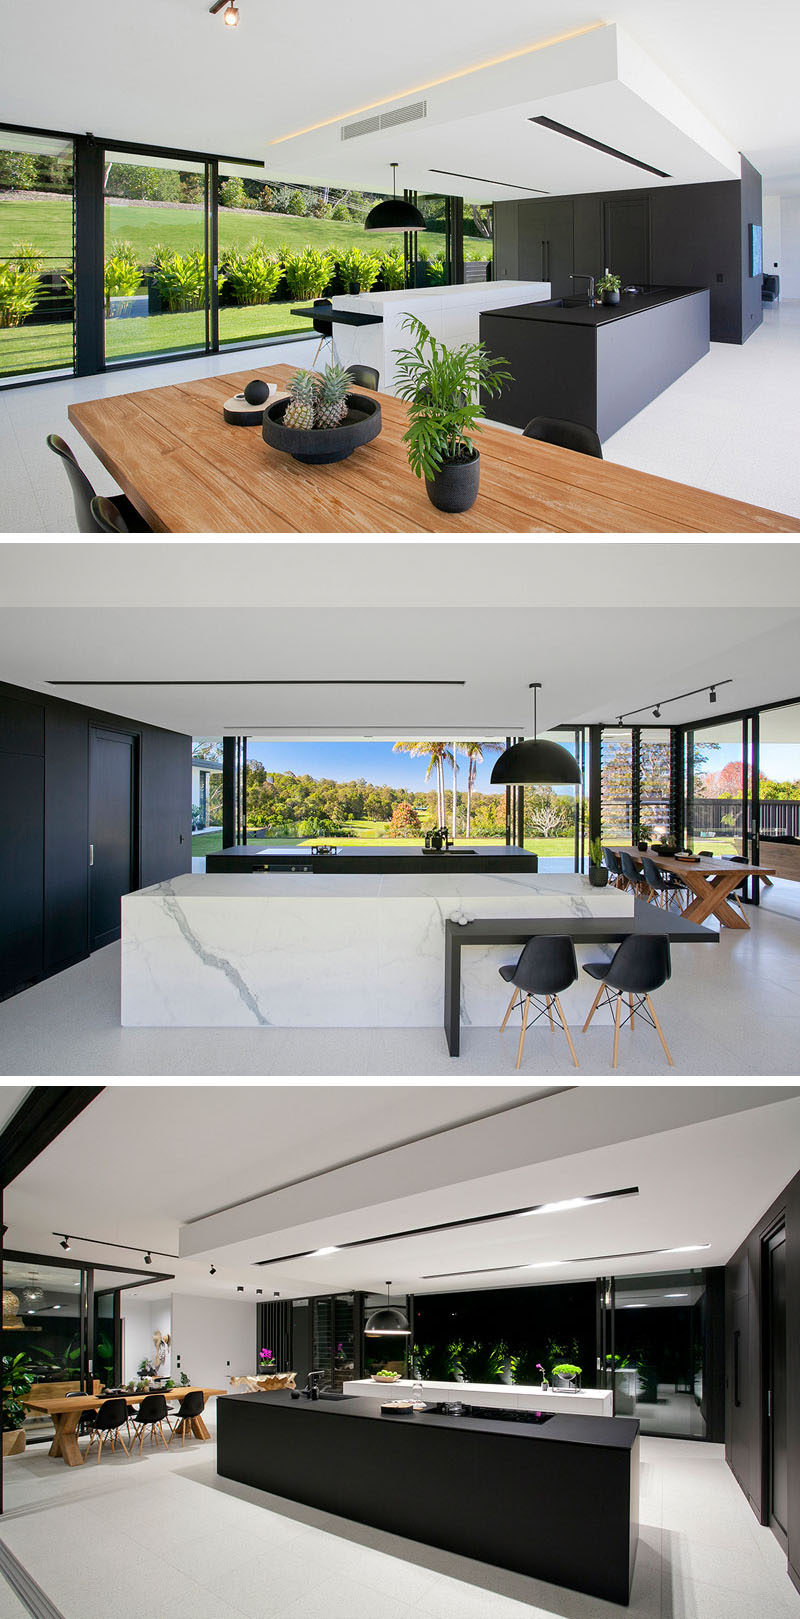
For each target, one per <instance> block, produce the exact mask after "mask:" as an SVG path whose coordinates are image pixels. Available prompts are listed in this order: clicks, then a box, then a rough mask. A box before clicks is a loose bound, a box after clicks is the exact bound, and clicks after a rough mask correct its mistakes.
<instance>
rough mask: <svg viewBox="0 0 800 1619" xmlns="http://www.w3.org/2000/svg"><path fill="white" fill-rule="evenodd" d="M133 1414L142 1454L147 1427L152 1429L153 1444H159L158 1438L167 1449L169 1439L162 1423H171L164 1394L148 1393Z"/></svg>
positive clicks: (151, 1440) (151, 1439)
mask: <svg viewBox="0 0 800 1619" xmlns="http://www.w3.org/2000/svg"><path fill="white" fill-rule="evenodd" d="M131 1415H132V1417H133V1421H134V1424H135V1426H136V1428H137V1430H138V1436H139V1455H140V1456H141V1454H142V1446H143V1444H144V1434H145V1429H146V1428H149V1429H150V1443H151V1445H153V1444H157V1443H158V1440H159V1439H160V1440H161V1443H162V1445H163V1446H164V1449H165V1450H166V1449H167V1441H166V1439H165V1438H164V1429H163V1427H162V1424H163V1423H164V1422H166V1423H167V1425H169V1415H168V1412H167V1402H166V1400H165V1399H164V1396H163V1394H146V1395H145V1396H144V1399H143V1400H142V1403H141V1405H140V1406H137V1409H136V1410H135V1411H133V1412H132V1413H131Z"/></svg>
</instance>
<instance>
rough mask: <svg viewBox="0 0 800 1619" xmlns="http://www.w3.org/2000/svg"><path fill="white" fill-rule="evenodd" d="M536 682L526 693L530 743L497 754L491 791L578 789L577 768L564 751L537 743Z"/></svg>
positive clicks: (578, 771) (537, 686) (533, 682)
mask: <svg viewBox="0 0 800 1619" xmlns="http://www.w3.org/2000/svg"><path fill="white" fill-rule="evenodd" d="M541 684H542V683H541V681H540V680H532V681H531V683H530V686H529V687H528V690H529V691H532V692H533V739H532V741H530V742H515V743H514V746H513V747H511V748H506V750H505V753H501V755H500V758H499V759H498V760H497V762H496V764H495V767H494V769H493V771H492V777H491V780H492V786H493V787H528V786H531V787H533V786H548V787H552V786H555V785H556V784H558V786H561V784H562V783H563V784H564V785H569V786H575V787H579V786H580V783H581V772H580V766H579V765H578V761H577V759H573V757H572V754H571V753H568V752H567V749H566V748H562V747H560V746H559V744H558V743H557V742H545V741H539V739H538V738H537V735H536V693H537V691H538V690H539V688H540V686H541Z"/></svg>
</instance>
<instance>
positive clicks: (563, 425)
mask: <svg viewBox="0 0 800 1619" xmlns="http://www.w3.org/2000/svg"><path fill="white" fill-rule="evenodd" d="M522 436H523V438H535V439H538V440H539V442H540V444H557V445H559V446H560V448H561V449H562V450H576V451H577V453H578V454H579V455H593V456H594V457H595V459H596V460H597V461H602V459H603V447H602V445H601V443H600V440H599V438H598V436H597V434H596V433H595V431H594V428H592V427H584V426H583V424H582V423H581V422H567V421H563V420H562V419H561V418H560V417H558V416H534V417H533V420H532V421H530V422H528V425H527V427H523V429H522Z"/></svg>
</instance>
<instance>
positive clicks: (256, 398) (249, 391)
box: [244, 377, 269, 405]
mask: <svg viewBox="0 0 800 1619" xmlns="http://www.w3.org/2000/svg"><path fill="white" fill-rule="evenodd" d="M244 397H245V399H246V400H247V403H248V405H263V404H265V403H266V401H267V400H268V399H269V388H268V387H267V384H266V383H265V382H262V381H261V378H260V377H254V378H253V380H252V382H248V384H247V387H246V388H245V390H244Z"/></svg>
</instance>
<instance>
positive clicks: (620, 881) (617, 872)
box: [603, 846, 628, 888]
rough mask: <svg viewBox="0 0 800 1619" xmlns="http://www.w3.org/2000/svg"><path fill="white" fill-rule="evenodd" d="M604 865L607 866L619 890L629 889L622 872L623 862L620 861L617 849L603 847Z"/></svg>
mask: <svg viewBox="0 0 800 1619" xmlns="http://www.w3.org/2000/svg"><path fill="white" fill-rule="evenodd" d="M603 865H604V866H605V868H606V870H607V872H608V874H609V877H610V879H611V881H612V882H614V883H616V885H617V888H623V887H624V888H627V886H628V881H627V878H626V876H625V874H624V872H623V870H622V862H621V861H620V858H619V855H618V854H617V851H616V849H607V848H606V847H605V846H604V847H603Z"/></svg>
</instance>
